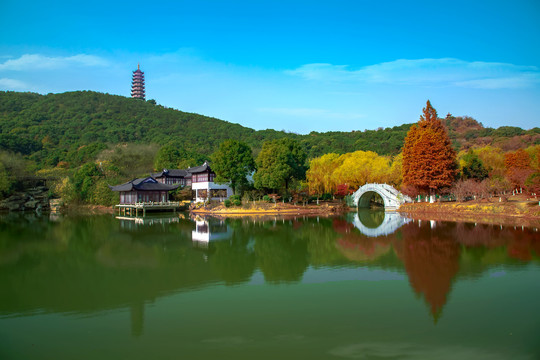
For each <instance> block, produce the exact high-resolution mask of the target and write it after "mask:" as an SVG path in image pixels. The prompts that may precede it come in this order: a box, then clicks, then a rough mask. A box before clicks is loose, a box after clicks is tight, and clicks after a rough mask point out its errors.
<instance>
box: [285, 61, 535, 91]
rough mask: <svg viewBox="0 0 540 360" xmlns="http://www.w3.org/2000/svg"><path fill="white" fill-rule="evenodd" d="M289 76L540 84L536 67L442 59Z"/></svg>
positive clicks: (316, 68)
mask: <svg viewBox="0 0 540 360" xmlns="http://www.w3.org/2000/svg"><path fill="white" fill-rule="evenodd" d="M286 73H287V74H289V75H294V76H299V77H302V78H304V79H306V80H315V81H334V82H360V83H379V84H393V85H421V86H458V87H469V88H481V89H503V88H525V87H531V86H535V85H538V84H540V71H539V69H538V68H537V67H536V66H520V65H513V64H506V63H496V62H482V61H473V62H469V61H464V60H459V59H453V58H443V59H416V60H407V59H400V60H395V61H390V62H384V63H380V64H375V65H369V66H365V67H362V68H360V69H358V70H350V69H349V67H348V66H347V65H332V64H320V63H319V64H306V65H302V66H300V67H299V68H297V69H295V70H288V71H286Z"/></svg>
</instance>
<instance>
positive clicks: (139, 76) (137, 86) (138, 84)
mask: <svg viewBox="0 0 540 360" xmlns="http://www.w3.org/2000/svg"><path fill="white" fill-rule="evenodd" d="M131 97H132V98H136V99H142V100H145V98H146V94H145V92H144V72H142V71H141V67H140V65H139V64H137V70H135V71H133V80H131Z"/></svg>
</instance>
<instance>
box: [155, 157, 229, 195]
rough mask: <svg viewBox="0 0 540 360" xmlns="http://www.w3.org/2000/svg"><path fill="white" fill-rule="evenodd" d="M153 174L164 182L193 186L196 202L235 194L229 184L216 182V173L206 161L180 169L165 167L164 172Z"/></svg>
mask: <svg viewBox="0 0 540 360" xmlns="http://www.w3.org/2000/svg"><path fill="white" fill-rule="evenodd" d="M151 175H152V177H153V178H155V179H156V180H157V181H158V182H160V183H162V184H170V185H173V184H176V185H181V186H191V189H192V190H193V192H194V194H193V195H194V200H195V201H196V202H200V201H206V200H219V201H223V200H225V199H227V198H228V197H230V196H231V195H232V194H233V192H232V189H231V188H230V187H229V186H228V185H227V184H216V183H215V182H214V179H215V177H216V173H215V172H214V171H213V170H212V169H211V168H210V165H208V162H206V161H205V162H204V164H202V165H201V166H194V167H190V168H188V169H178V170H167V169H163V171H162V172H159V173H152V174H151Z"/></svg>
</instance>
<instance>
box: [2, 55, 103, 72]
mask: <svg viewBox="0 0 540 360" xmlns="http://www.w3.org/2000/svg"><path fill="white" fill-rule="evenodd" d="M107 65H108V61H107V60H105V59H103V58H101V57H99V56H95V55H86V54H78V55H73V56H64V57H62V56H57V57H51V56H44V55H40V54H25V55H22V56H21V57H19V58H16V59H9V60H6V61H4V62H3V63H0V71H7V70H12V71H29V70H30V71H31V70H43V69H47V70H49V69H61V68H67V67H72V66H82V67H88V66H107Z"/></svg>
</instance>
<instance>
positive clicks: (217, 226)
mask: <svg viewBox="0 0 540 360" xmlns="http://www.w3.org/2000/svg"><path fill="white" fill-rule="evenodd" d="M192 220H193V221H194V222H195V230H193V231H192V232H191V239H192V240H193V243H194V244H195V245H196V246H200V247H208V244H209V243H210V242H212V241H219V240H227V239H230V238H231V236H232V232H233V231H232V229H231V228H230V227H229V226H228V225H227V224H226V223H225V221H224V220H220V219H209V218H205V217H202V216H199V215H196V216H193V217H192Z"/></svg>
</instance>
